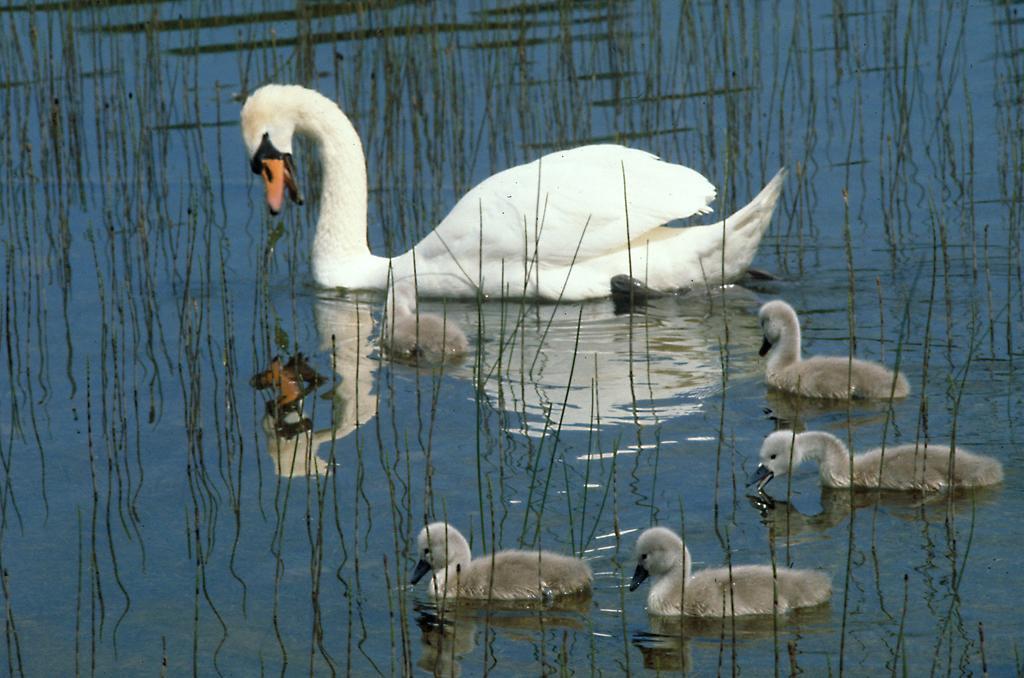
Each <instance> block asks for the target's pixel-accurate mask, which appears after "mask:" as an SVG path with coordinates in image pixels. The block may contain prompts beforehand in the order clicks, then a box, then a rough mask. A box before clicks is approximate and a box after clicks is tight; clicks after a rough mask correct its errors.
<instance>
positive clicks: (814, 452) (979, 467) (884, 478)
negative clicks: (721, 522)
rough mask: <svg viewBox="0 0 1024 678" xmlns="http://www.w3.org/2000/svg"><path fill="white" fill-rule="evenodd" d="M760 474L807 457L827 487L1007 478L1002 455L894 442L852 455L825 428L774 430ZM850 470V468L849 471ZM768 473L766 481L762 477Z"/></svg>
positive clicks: (929, 487) (929, 486)
mask: <svg viewBox="0 0 1024 678" xmlns="http://www.w3.org/2000/svg"><path fill="white" fill-rule="evenodd" d="M759 456H760V460H761V464H760V466H758V470H757V471H756V472H755V473H757V474H758V475H759V476H760V478H758V480H759V481H760V480H763V482H761V485H760V487H764V485H765V484H766V483H767V482H768V481H769V480H771V478H772V477H774V476H778V475H783V474H785V473H788V472H789V470H790V469H791V468H796V467H797V466H799V465H800V464H801V463H802V462H803V461H804V460H805V459H811V460H814V461H816V462H818V471H819V475H820V477H821V484H822V485H824V486H825V487H844V488H849V487H854V488H861V489H880V490H913V491H921V492H927V491H936V490H944V489H949V488H950V487H958V488H961V489H966V488H970V487H985V486H987V485H996V484H998V483H1001V482H1002V481H1003V465H1002V464H1001V463H999V460H997V459H993V458H992V457H988V456H985V455H982V454H975V453H973V452H968V451H967V450H965V449H962V448H959V447H958V448H956V450H955V451H951V450H950V448H949V447H948V446H946V445H924V444H921V445H915V444H913V443H911V444H907V445H894V446H892V447H886V448H884V449H883V448H876V449H873V450H869V451H867V452H863V453H861V454H858V455H856V456H854V457H853V461H852V462H851V461H850V450H849V449H848V448H847V447H846V444H845V443H843V441H842V440H840V439H839V438H837V437H835V436H834V435H832V434H831V433H826V432H824V431H805V432H803V433H797V434H795V435H794V434H793V432H792V431H775V432H774V433H772V434H770V435H769V436H768V437H767V438H765V439H764V443H762V444H761V453H760V455H759ZM851 471H852V473H851ZM764 478H767V480H764Z"/></svg>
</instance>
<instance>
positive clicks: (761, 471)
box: [747, 464, 775, 492]
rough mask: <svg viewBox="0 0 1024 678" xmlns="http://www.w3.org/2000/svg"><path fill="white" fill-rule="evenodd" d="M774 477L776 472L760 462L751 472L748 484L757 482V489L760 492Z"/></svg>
mask: <svg viewBox="0 0 1024 678" xmlns="http://www.w3.org/2000/svg"><path fill="white" fill-rule="evenodd" d="M774 477H775V473H774V472H772V471H770V470H769V469H768V467H767V466H765V465H764V464H758V465H757V468H756V469H754V472H753V473H751V474H750V478H748V479H747V485H753V484H754V483H757V491H758V492H760V491H761V490H762V489H764V486H765V485H767V484H768V481H769V480H771V479H772V478H774Z"/></svg>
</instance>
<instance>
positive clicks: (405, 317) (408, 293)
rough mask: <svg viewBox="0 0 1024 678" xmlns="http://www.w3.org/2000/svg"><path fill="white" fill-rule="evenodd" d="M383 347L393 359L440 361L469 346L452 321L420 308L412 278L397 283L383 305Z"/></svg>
mask: <svg viewBox="0 0 1024 678" xmlns="http://www.w3.org/2000/svg"><path fill="white" fill-rule="evenodd" d="M384 316H385V322H384V331H383V335H384V347H385V349H386V350H387V352H388V355H389V356H390V357H391V358H392V359H397V360H405V361H412V362H418V361H419V360H421V359H424V360H426V361H428V362H443V361H445V360H450V359H452V358H457V357H460V356H462V355H464V354H465V353H466V351H467V350H468V349H469V342H468V341H467V340H466V335H465V334H464V333H463V331H462V330H461V329H460V328H459V326H458V324H456V323H455V322H454V321H453V320H451V319H448V318H445V317H444V316H441V315H438V314H437V313H425V312H422V311H419V310H418V308H417V304H416V291H415V287H414V285H413V283H412V282H411V281H399V282H396V283H395V284H394V285H393V286H392V288H391V290H390V291H389V293H388V298H387V301H386V302H385V305H384Z"/></svg>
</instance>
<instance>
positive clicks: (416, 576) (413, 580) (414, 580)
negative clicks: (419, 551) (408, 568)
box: [409, 560, 431, 585]
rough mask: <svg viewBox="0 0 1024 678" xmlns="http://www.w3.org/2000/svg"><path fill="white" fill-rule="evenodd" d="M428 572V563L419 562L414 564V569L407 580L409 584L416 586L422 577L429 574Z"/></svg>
mask: <svg viewBox="0 0 1024 678" xmlns="http://www.w3.org/2000/svg"><path fill="white" fill-rule="evenodd" d="M430 570H431V567H430V563H428V562H427V561H425V560H420V562H418V563H416V569H415V570H413V572H412V576H411V577H410V578H409V583H410V584H413V585H415V584H418V583H419V581H420V579H423V575H425V574H426V573H427V572H430Z"/></svg>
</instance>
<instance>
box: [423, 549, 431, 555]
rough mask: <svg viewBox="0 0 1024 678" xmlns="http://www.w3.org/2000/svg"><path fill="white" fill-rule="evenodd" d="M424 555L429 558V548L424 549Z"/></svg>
mask: <svg viewBox="0 0 1024 678" xmlns="http://www.w3.org/2000/svg"><path fill="white" fill-rule="evenodd" d="M423 555H425V556H429V555H430V548H429V547H428V548H425V549H423Z"/></svg>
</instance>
